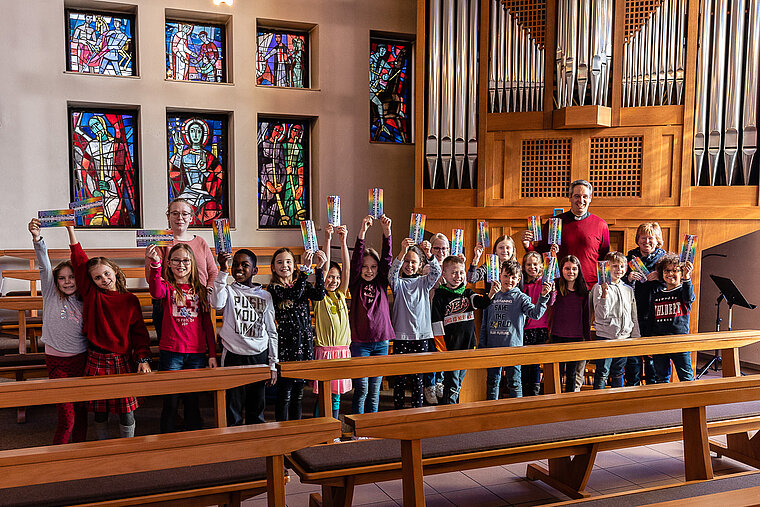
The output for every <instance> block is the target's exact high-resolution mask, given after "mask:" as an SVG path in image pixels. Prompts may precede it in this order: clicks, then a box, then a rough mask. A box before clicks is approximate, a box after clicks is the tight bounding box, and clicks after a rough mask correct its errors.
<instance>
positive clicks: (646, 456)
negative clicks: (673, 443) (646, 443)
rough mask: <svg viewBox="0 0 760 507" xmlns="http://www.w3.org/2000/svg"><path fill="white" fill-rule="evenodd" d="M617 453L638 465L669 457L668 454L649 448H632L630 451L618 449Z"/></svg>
mask: <svg viewBox="0 0 760 507" xmlns="http://www.w3.org/2000/svg"><path fill="white" fill-rule="evenodd" d="M615 452H616V453H618V454H620V455H621V456H623V457H626V458H628V459H631V460H633V461H635V462H637V463H646V462H647V461H653V460H656V459H663V458H667V457H668V455H667V454H664V453H661V452H660V451H656V450H654V449H650V448H648V447H631V448H629V449H618V450H617V451H615Z"/></svg>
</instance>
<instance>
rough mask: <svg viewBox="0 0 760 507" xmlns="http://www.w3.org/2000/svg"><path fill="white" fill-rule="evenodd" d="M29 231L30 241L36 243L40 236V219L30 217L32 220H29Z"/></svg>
mask: <svg viewBox="0 0 760 507" xmlns="http://www.w3.org/2000/svg"><path fill="white" fill-rule="evenodd" d="M29 232H31V233H32V241H34V242H35V243H37V242H38V241H39V240H40V238H41V237H42V236H41V235H40V219H39V218H32V220H31V221H30V222H29Z"/></svg>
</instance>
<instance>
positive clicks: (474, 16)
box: [460, 0, 480, 188]
mask: <svg viewBox="0 0 760 507" xmlns="http://www.w3.org/2000/svg"><path fill="white" fill-rule="evenodd" d="M479 12H480V3H479V2H478V0H470V26H469V32H470V53H469V62H468V64H467V75H468V80H467V84H468V86H467V92H468V93H467V95H468V99H467V105H468V111H467V167H468V169H469V176H470V186H471V187H472V188H475V164H476V163H477V160H478V66H477V62H478V26H479V19H480V17H479V16H478V13H479ZM460 188H461V184H460Z"/></svg>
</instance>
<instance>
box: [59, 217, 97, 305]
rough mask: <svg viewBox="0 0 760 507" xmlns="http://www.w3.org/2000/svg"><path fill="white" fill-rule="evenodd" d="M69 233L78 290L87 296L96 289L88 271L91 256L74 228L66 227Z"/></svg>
mask: <svg viewBox="0 0 760 507" xmlns="http://www.w3.org/2000/svg"><path fill="white" fill-rule="evenodd" d="M66 230H67V231H68V233H69V248H71V264H73V265H74V277H75V278H76V280H77V291H79V293H80V294H81V295H82V296H86V295H87V294H88V293H89V292H90V291H91V290H95V288H94V286H93V283H92V280H91V279H90V275H89V274H88V273H87V261H89V260H90V259H89V257H87V254H86V253H84V250H82V245H80V244H79V242H78V241H77V237H76V233H75V232H74V228H73V227H71V226H69V227H66Z"/></svg>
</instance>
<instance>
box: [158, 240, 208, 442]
mask: <svg viewBox="0 0 760 507" xmlns="http://www.w3.org/2000/svg"><path fill="white" fill-rule="evenodd" d="M168 257H169V267H168V269H166V270H164V272H165V278H164V277H162V276H161V255H160V254H159V252H158V247H156V246H155V245H151V246H149V247H148V248H147V249H146V251H145V258H146V260H147V261H148V262H149V263H150V277H149V279H148V285H149V287H150V295H151V296H153V297H154V298H156V299H160V300H161V301H162V303H163V307H164V312H163V333H164V334H163V337H162V339H161V342H160V344H159V355H160V365H161V366H160V368H161V371H165V370H186V369H195V368H204V367H205V366H206V364H208V366H209V368H216V344H215V343H214V329H213V327H212V325H211V315H210V306H209V303H208V291H207V290H206V287H205V286H204V285H203V284H202V283H201V281H200V276H199V275H198V268H197V266H196V262H195V256H194V255H193V250H192V249H191V248H190V247H189V246H188V245H187V244H185V243H179V244H177V245H174V246H173V247H172V249H171V250H169V256H168ZM207 352H208V356H206V353H207ZM207 357H208V360H207V359H206V358H207ZM182 398H183V402H184V405H185V429H187V430H196V429H200V428H201V427H202V425H203V421H202V419H201V413H200V408H199V405H198V394H197V393H189V394H184V395H182ZM178 401H179V395H177V394H169V395H166V396H164V407H163V410H162V411H161V433H169V432H172V431H174V428H175V419H176V416H177V403H178Z"/></svg>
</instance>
